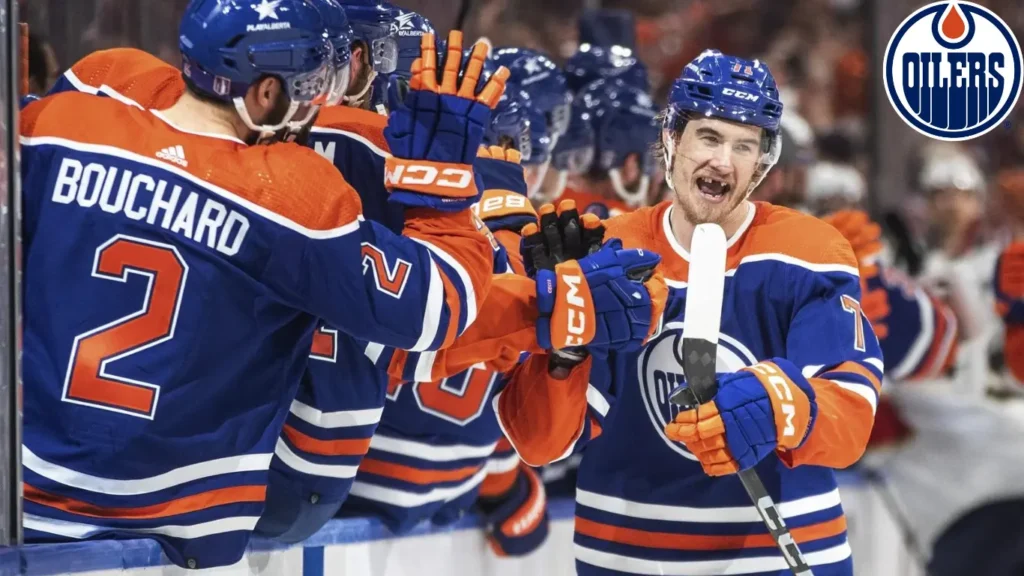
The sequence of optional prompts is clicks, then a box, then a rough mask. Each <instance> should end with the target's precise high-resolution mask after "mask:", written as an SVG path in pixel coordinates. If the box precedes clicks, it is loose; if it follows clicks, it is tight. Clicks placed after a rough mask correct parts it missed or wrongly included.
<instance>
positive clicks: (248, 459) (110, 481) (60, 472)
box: [22, 445, 273, 496]
mask: <svg viewBox="0 0 1024 576" xmlns="http://www.w3.org/2000/svg"><path fill="white" fill-rule="evenodd" d="M272 458H273V454H248V455H245V456H229V457H227V458H218V459H216V460H207V461H205V462H198V463H196V464H190V465H188V466H182V467H181V468H175V469H174V470H170V471H168V472H165V473H163V474H159V475H157V476H152V477H149V478H139V479H120V478H101V477H99V476H90V475H89V474H82V473H81V472H76V471H74V470H72V469H70V468H65V467H63V466H59V465H57V464H52V463H50V462H47V461H46V460H43V459H42V458H40V457H39V456H36V454H35V452H33V451H32V450H31V449H30V448H29V447H28V446H25V445H22V464H24V466H25V468H28V469H29V470H31V471H32V472H35V473H36V474H39V475H40V476H43V477H45V478H48V479H50V480H53V481H54V482H59V483H61V484H64V485H65V486H70V487H72V488H78V489H79V490H88V491H89V492H96V493H99V494H106V495H108V496H138V495H140V494H150V493H152V492H158V491H160V490H166V489H167V488H173V487H174V486H179V485H181V484H185V483H188V482H193V481H195V480H202V479H204V478H211V477H213V476H219V475H221V474H233V473H237V472H257V471H265V470H267V469H268V468H270V460H271V459H272Z"/></svg>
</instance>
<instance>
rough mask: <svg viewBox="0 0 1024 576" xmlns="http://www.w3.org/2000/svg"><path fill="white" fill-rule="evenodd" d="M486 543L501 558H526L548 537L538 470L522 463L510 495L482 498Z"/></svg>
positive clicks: (479, 504) (545, 500)
mask: <svg viewBox="0 0 1024 576" xmlns="http://www.w3.org/2000/svg"><path fill="white" fill-rule="evenodd" d="M477 505H478V506H479V507H480V509H481V510H482V511H483V513H484V520H485V521H486V526H487V527H486V530H487V541H488V542H489V543H490V545H491V549H492V550H494V553H495V554H497V555H498V556H525V555H527V554H529V553H531V552H533V551H534V550H536V549H537V548H540V546H541V544H543V543H544V540H545V539H546V538H547V537H548V522H549V518H548V505H547V495H546V494H545V492H544V483H543V482H541V481H540V475H538V474H537V472H536V470H534V469H533V468H530V467H529V466H527V465H526V464H523V463H520V464H519V474H518V476H517V478H516V480H515V483H514V484H512V488H511V489H509V491H508V492H506V493H505V494H503V495H502V496H500V497H497V498H481V499H480V501H479V502H478V504H477Z"/></svg>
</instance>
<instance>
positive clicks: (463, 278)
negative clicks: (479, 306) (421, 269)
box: [413, 238, 477, 334]
mask: <svg viewBox="0 0 1024 576" xmlns="http://www.w3.org/2000/svg"><path fill="white" fill-rule="evenodd" d="M413 240H415V241H416V242H417V243H419V244H422V245H423V246H426V247H427V249H428V250H430V253H431V254H432V255H433V256H434V257H435V258H437V259H438V260H441V261H443V262H444V263H445V264H447V265H448V266H450V267H451V268H452V269H454V270H455V274H457V275H458V277H459V282H461V283H462V287H463V289H464V290H465V291H466V304H465V306H466V325H465V326H462V327H461V331H460V332H459V333H460V334H461V333H462V332H464V331H465V330H466V328H469V327H470V326H472V325H473V322H476V313H477V310H476V289H475V288H473V281H472V279H471V278H470V277H469V273H468V272H466V268H465V267H464V266H463V265H462V264H460V263H459V261H458V260H456V259H455V258H452V256H451V254H448V253H447V252H445V251H444V250H442V249H441V248H438V247H437V246H435V245H433V244H431V243H430V242H427V241H426V240H421V239H419V238H413ZM450 280H455V279H454V278H450ZM458 321H459V319H458V318H452V319H451V322H458Z"/></svg>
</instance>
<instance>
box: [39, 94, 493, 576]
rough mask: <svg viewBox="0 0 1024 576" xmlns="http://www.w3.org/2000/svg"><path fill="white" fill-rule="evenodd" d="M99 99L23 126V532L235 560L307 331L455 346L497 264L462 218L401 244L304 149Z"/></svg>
mask: <svg viewBox="0 0 1024 576" xmlns="http://www.w3.org/2000/svg"><path fill="white" fill-rule="evenodd" d="M101 91H102V90H101ZM108 95H111V96H114V97H113V98H97V97H95V96H90V95H86V94H78V93H67V94H58V95H55V96H51V97H48V98H46V99H43V100H42V101H40V102H37V103H34V104H31V105H29V106H28V107H27V108H26V109H25V111H24V114H23V116H22V140H21V144H22V153H23V156H22V170H23V182H24V191H25V200H24V207H25V224H24V238H25V360H24V367H25V368H24V379H25V383H26V386H25V405H24V410H25V442H24V444H25V458H24V464H25V471H24V474H25V483H26V486H25V500H26V504H25V510H26V516H25V526H26V528H27V536H28V539H29V541H49V540H54V539H67V538H75V539H78V538H130V537H137V535H138V534H140V533H143V534H148V535H151V536H152V537H154V538H157V539H158V540H160V542H161V543H162V544H163V545H164V549H165V551H166V552H167V554H168V556H169V557H170V558H171V559H172V560H173V561H174V562H175V563H177V564H179V565H182V566H193V567H195V566H198V567H209V566H218V565H223V564H230V563H233V562H235V561H237V559H238V558H239V557H241V555H242V553H243V551H244V548H245V545H246V543H247V541H248V538H249V534H250V531H251V530H252V528H253V526H254V525H255V523H256V521H257V519H258V517H259V515H260V513H261V510H262V508H263V500H264V494H265V486H266V479H267V469H268V466H269V464H270V460H271V457H272V455H273V453H274V452H275V450H274V447H275V446H276V445H278V444H279V442H278V436H279V435H280V434H281V432H282V426H283V423H284V419H285V415H286V414H287V413H288V407H289V405H290V404H291V401H292V399H293V398H294V397H295V395H296V391H297V386H298V383H299V380H300V377H301V375H302V373H303V371H304V370H305V368H306V365H307V363H308V354H309V350H310V349H311V345H312V339H313V332H314V328H315V327H316V321H317V320H316V319H317V318H324V319H326V320H327V321H328V322H329V323H330V324H331V325H332V326H336V327H337V328H338V330H339V331H340V332H344V333H347V334H349V335H351V336H353V337H355V338H358V339H362V340H367V341H376V342H382V343H387V344H391V345H395V346H400V347H403V348H411V349H421V350H426V349H434V348H438V347H440V346H446V345H449V344H450V343H451V342H452V341H453V340H454V337H455V335H456V334H458V333H459V332H461V331H462V330H464V329H465V327H466V326H467V325H468V324H469V323H470V322H471V321H472V318H473V317H474V316H475V314H476V312H477V310H478V304H477V303H476V302H477V301H476V299H475V297H474V294H479V295H480V296H481V297H482V296H483V294H484V293H485V292H486V290H487V287H488V286H489V283H490V277H491V267H492V246H491V244H490V242H489V241H488V239H487V238H486V237H485V236H484V235H481V234H480V233H479V232H478V228H477V224H476V223H474V220H473V216H472V215H471V214H470V213H468V212H464V213H459V214H457V215H444V216H440V215H439V216H431V219H430V220H429V221H430V223H431V224H432V225H423V222H422V221H420V220H418V219H410V220H409V221H408V222H407V224H408V225H407V226H406V228H405V234H407V235H408V236H412V237H414V238H415V239H413V238H409V237H401V236H398V235H396V234H394V233H393V232H392V231H390V230H388V229H387V228H385V227H383V226H380V225H379V224H375V223H371V222H367V221H366V219H365V218H364V217H363V216H362V214H361V213H360V202H359V199H358V197H357V196H356V194H355V192H354V191H353V190H352V188H351V187H350V186H349V185H348V184H347V183H346V182H345V181H344V180H343V179H342V178H341V177H340V176H339V174H338V172H337V171H336V170H334V169H333V168H332V167H331V166H330V164H328V163H326V162H324V161H323V160H322V159H321V158H319V157H318V156H317V155H316V154H315V153H314V152H313V151H311V150H309V149H307V148H302V147H298V146H294V145H284V144H281V145H274V146H261V147H246V146H245V145H244V144H243V143H242V142H240V141H237V140H234V139H232V138H225V137H219V136H211V135H206V134H197V133H191V132H187V131H184V130H181V129H179V128H177V127H175V126H173V125H171V124H170V123H169V122H168V121H167V120H166V119H165V118H164V117H163V116H162V115H161V114H160V113H158V112H154V111H146V110H143V109H142V108H141V107H139V106H137V105H135V104H134V103H133V102H131V100H130V99H129V98H125V97H123V95H118V94H116V93H110V94H108ZM453 230H459V231H462V232H459V233H456V234H452V231H453ZM41 234H42V236H41ZM481 267H482V268H481ZM69 287H73V289H71V290H69ZM240 387H241V388H240Z"/></svg>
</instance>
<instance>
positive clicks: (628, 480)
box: [496, 51, 882, 576]
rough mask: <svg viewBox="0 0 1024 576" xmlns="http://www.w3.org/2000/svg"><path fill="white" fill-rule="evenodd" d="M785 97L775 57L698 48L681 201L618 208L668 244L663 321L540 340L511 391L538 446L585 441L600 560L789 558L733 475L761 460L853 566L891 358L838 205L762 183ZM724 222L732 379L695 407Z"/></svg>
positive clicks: (675, 150)
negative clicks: (704, 289)
mask: <svg viewBox="0 0 1024 576" xmlns="http://www.w3.org/2000/svg"><path fill="white" fill-rule="evenodd" d="M781 115H782V104H781V103H780V102H779V97H778V90H777V88H776V85H775V80H774V79H773V78H772V75H771V73H770V72H769V71H768V69H767V67H766V66H765V65H764V64H763V63H760V62H758V61H750V60H743V59H740V58H735V57H730V56H725V55H723V54H721V53H719V52H717V51H706V52H704V53H703V54H702V55H701V56H700V57H698V58H697V59H696V60H694V61H693V62H691V63H690V64H689V65H687V66H686V68H685V69H684V71H683V73H682V75H681V77H680V78H678V79H677V80H676V82H675V84H674V86H673V89H672V92H671V95H670V98H669V106H668V110H667V112H666V114H665V117H664V123H663V131H662V143H663V146H664V161H665V169H666V172H667V174H668V178H669V183H670V186H671V188H672V190H673V199H672V200H671V201H667V202H664V203H662V204H660V205H658V206H654V207H651V208H644V209H640V210H638V211H636V212H633V213H630V214H626V215H623V216H619V217H617V218H613V219H611V220H608V221H607V222H606V223H605V224H606V226H607V236H608V237H619V238H622V240H623V243H624V245H625V246H627V247H634V248H643V249H645V250H655V251H657V252H658V253H660V254H662V261H661V264H660V265H659V266H658V269H659V271H661V272H662V273H663V274H664V276H665V278H666V281H667V282H668V284H669V286H670V288H671V289H672V290H671V292H672V294H671V296H670V300H669V306H668V309H667V310H666V313H665V316H664V318H663V320H664V331H663V332H662V333H661V334H660V335H659V336H656V337H654V338H653V339H652V340H651V341H649V342H648V343H647V344H646V345H645V346H644V347H643V348H642V349H641V350H639V351H636V352H631V353H622V352H611V353H609V354H607V355H604V354H601V353H594V354H591V356H590V357H589V358H586V359H584V360H582V361H581V362H579V363H575V364H574V362H573V361H567V358H566V356H564V355H556V354H551V355H545V354H536V355H531V356H530V357H529V358H528V359H527V360H526V361H525V362H524V363H523V364H522V365H521V366H520V367H518V368H517V369H516V371H515V372H514V373H513V375H512V377H511V378H510V381H509V383H508V385H507V387H506V388H505V389H504V391H503V392H502V393H501V394H500V395H499V396H498V398H497V399H496V403H497V406H498V412H499V421H500V422H501V424H502V425H503V428H504V430H505V432H506V435H507V436H508V437H509V439H510V440H511V442H512V444H513V445H514V446H515V448H516V449H517V451H518V452H519V454H520V456H522V457H523V459H524V460H525V461H527V462H528V463H530V464H533V465H540V464H545V463H548V462H551V461H554V460H557V459H560V458H564V457H566V456H568V455H570V454H572V453H574V452H580V451H584V450H585V451H584V452H583V460H582V463H581V465H580V470H579V480H578V487H577V493H576V536H575V553H576V559H577V563H576V566H577V572H578V574H580V575H582V576H592V575H602V576H607V575H609V574H678V575H683V574H685V575H694V574H723V573H727V574H759V575H764V574H771V575H782V574H789V571H788V569H787V563H786V561H785V559H784V558H783V557H782V555H781V553H780V552H779V551H778V549H777V548H776V546H775V543H774V542H773V540H772V538H771V537H770V535H769V534H768V532H767V529H766V528H765V526H764V524H763V523H762V522H761V520H760V517H759V516H758V514H757V512H756V510H755V509H754V507H753V506H751V505H750V500H749V498H748V496H747V494H746V492H745V491H744V489H743V488H742V486H741V484H740V482H739V481H738V479H737V478H736V476H735V475H734V474H735V473H736V472H737V471H739V470H746V469H750V468H755V469H756V470H757V472H758V473H759V475H760V477H761V478H762V479H763V480H764V483H765V486H766V488H767V490H768V492H769V493H770V495H771V496H772V497H773V498H774V499H775V501H776V503H778V504H779V508H780V510H781V512H782V514H783V515H784V516H785V521H786V524H787V525H788V526H789V529H790V531H791V532H792V535H793V537H794V538H795V539H796V541H797V542H798V543H799V545H800V548H801V550H802V551H803V553H804V556H805V558H806V560H807V562H808V563H809V564H810V565H811V566H812V568H813V570H814V574H815V575H816V576H822V575H826V576H836V575H843V576H849V575H852V574H853V561H852V558H851V550H850V546H849V544H848V543H847V539H846V519H845V516H844V515H843V510H842V505H841V503H840V499H839V491H838V488H837V485H836V480H835V476H834V474H833V472H832V468H843V467H846V466H849V465H850V464H852V463H853V462H855V461H857V459H858V458H859V457H860V455H861V454H862V453H863V451H864V448H865V445H866V443H867V439H868V436H869V434H870V431H871V426H872V421H873V417H874V412H875V405H876V402H877V396H878V391H879V387H880V381H881V378H882V360H881V354H880V352H879V347H878V342H877V340H876V339H875V337H874V334H873V332H872V330H871V326H870V325H869V323H868V321H867V320H866V319H865V318H864V316H863V314H862V313H861V311H860V305H859V303H858V300H859V298H860V284H859V280H858V270H857V260H856V258H855V256H854V253H853V251H852V249H851V247H850V245H849V243H848V242H847V241H846V240H844V239H843V237H842V236H841V235H840V234H839V233H838V232H837V231H836V230H834V229H833V228H831V227H830V226H828V225H827V224H825V223H823V222H821V221H820V220H816V219H814V218H812V217H810V216H806V215H803V214H800V213H798V212H794V211H792V210H789V209H785V208H779V207H776V206H772V205H770V204H766V203H760V202H758V203H752V202H749V201H748V200H747V197H748V196H749V195H750V193H751V191H753V189H754V188H755V187H756V186H757V184H758V183H759V182H760V181H761V179H762V178H763V177H764V175H765V173H766V172H767V171H768V170H769V169H770V168H771V166H772V164H773V163H774V162H775V159H776V158H777V155H778V153H779V149H780V148H779V147H780V146H781V141H780V139H779V138H778V130H779V119H780V117H781ZM707 222H712V223H717V224H718V225H720V226H721V227H722V228H723V229H724V231H725V233H726V235H727V237H728V238H729V240H728V257H727V264H726V268H727V270H728V272H727V273H726V278H725V292H724V305H723V313H722V330H721V332H722V333H721V335H720V342H719V346H718V358H717V367H718V370H719V372H720V374H719V378H718V392H717V395H716V396H715V397H714V399H713V400H712V401H711V402H709V403H707V404H705V405H703V406H701V407H700V408H699V409H695V410H688V411H683V412H680V411H679V409H678V408H676V407H674V406H672V405H671V404H670V403H669V402H668V397H669V395H670V393H671V392H672V391H673V390H674V389H675V388H677V387H678V386H680V385H681V384H683V383H684V381H685V377H684V375H683V374H682V373H681V372H682V369H681V358H680V357H679V355H680V350H681V344H682V330H681V328H682V322H681V320H682V318H681V316H682V312H683V309H684V306H683V304H684V303H685V299H686V279H687V273H688V267H689V252H688V250H689V245H690V241H691V238H692V235H693V231H694V228H695V226H696V225H697V224H700V223H707ZM570 359H571V358H570Z"/></svg>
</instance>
